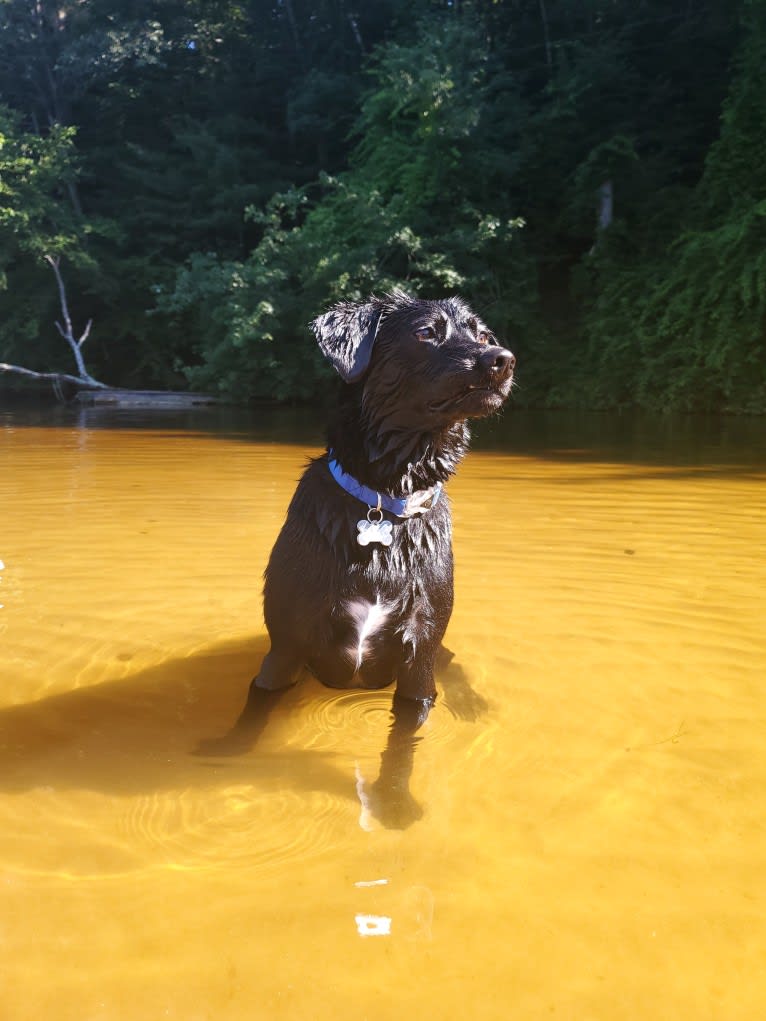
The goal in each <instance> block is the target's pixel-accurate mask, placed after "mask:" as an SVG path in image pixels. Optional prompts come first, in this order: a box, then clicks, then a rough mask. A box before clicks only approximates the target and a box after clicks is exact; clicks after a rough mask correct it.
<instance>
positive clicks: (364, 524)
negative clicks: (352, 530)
mask: <svg viewBox="0 0 766 1021" xmlns="http://www.w3.org/2000/svg"><path fill="white" fill-rule="evenodd" d="M377 495H378V506H377V507H370V508H369V510H368V511H367V517H366V518H362V520H361V521H357V523H356V527H357V529H358V534H357V537H356V541H357V542H358V543H359V545H360V546H369V545H370V543H371V542H379V543H380V544H381V545H382V546H390V545H391V543H392V542H393V541H394V537H393V530H394V526H393V525H392V524H391V522H390V521H384V520H383V511H382V510H381V506H380V505H381V496H380V493H378V494H377ZM374 514H376V515H377V517H373V515H374Z"/></svg>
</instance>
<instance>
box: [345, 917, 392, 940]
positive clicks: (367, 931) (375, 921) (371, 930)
mask: <svg viewBox="0 0 766 1021" xmlns="http://www.w3.org/2000/svg"><path fill="white" fill-rule="evenodd" d="M354 921H355V922H356V931H357V932H358V933H359V935H360V936H390V935H391V919H390V918H389V916H388V915H354Z"/></svg>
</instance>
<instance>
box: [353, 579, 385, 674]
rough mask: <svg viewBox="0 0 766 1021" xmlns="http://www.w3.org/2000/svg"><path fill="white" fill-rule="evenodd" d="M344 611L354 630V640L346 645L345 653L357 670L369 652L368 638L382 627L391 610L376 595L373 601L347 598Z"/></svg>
mask: <svg viewBox="0 0 766 1021" xmlns="http://www.w3.org/2000/svg"><path fill="white" fill-rule="evenodd" d="M346 612H347V613H348V615H349V617H350V618H351V623H352V624H353V626H354V630H355V631H356V636H355V640H354V642H353V643H352V644H351V645H349V646H347V648H346V653H347V655H348V657H349V659H353V660H354V661H355V664H356V665H355V668H354V669H355V670H358V669H359V668H360V667H361V665H362V662H363V660H364V657H365V656H366V655H368V654H369V642H370V639H371V638H372V636H373V635H374V634H375V633H376V632H377V631H379V630H380V629H381V628H382V627H383V625H384V624H385V623H386V620H387V619H388V616H389V613H390V612H391V611H390V610H389V608H388V607H387V606H386V604H385V603H383V602H381V599H380V596H378V597H377V599H376V600H375V602H374V603H370V602H368V601H367V600H366V599H349V601H348V602H347V603H346Z"/></svg>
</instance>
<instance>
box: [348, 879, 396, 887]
mask: <svg viewBox="0 0 766 1021" xmlns="http://www.w3.org/2000/svg"><path fill="white" fill-rule="evenodd" d="M387 883H388V880H387V879H360V880H359V882H358V883H354V886H386V884H387Z"/></svg>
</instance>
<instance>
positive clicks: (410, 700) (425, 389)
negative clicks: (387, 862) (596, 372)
mask: <svg viewBox="0 0 766 1021" xmlns="http://www.w3.org/2000/svg"><path fill="white" fill-rule="evenodd" d="M312 325H313V329H314V332H315V334H316V338H317V341H318V343H319V346H320V348H321V349H322V351H323V352H324V354H325V355H326V356H327V357H328V358H329V359H330V361H331V362H332V363H333V365H334V366H335V368H336V369H337V370H338V372H339V373H340V376H341V377H342V379H343V381H344V383H343V388H342V392H341V395H340V399H339V404H338V411H337V415H336V416H335V421H334V422H333V423H332V425H331V427H330V429H329V433H328V439H329V442H328V450H327V452H326V453H324V454H323V455H322V456H321V457H319V458H317V459H316V460H315V461H312V462H311V463H310V464H309V466H308V468H307V469H306V471H305V473H304V475H303V477H302V479H301V481H300V483H299V484H298V488H297V490H296V492H295V495H294V497H293V500H292V503H291V504H290V507H289V510H288V512H287V519H286V521H285V524H284V526H283V528H282V531H281V533H280V535H279V537H278V538H277V541H276V544H275V546H274V549H273V551H272V553H271V558H270V560H269V564H268V567H267V570H266V583H265V589H264V614H265V618H266V625H267V628H268V631H269V636H270V639H271V650H270V652H269V653H268V655H267V656H266V658H265V660H264V661H263V664H262V666H261V670H260V673H259V674H258V676H257V677H256V678H255V680H254V681H253V683H252V686H251V689H250V696H249V700H248V706H247V708H246V710H245V712H244V713H243V716H242V718H241V720H240V722H239V724H238V725H237V728H235V729H238V730H239V732H240V733H243V732H245V731H249V732H250V735H251V739H252V737H253V736H255V735H256V734H257V733H258V732H259V731H260V730H261V729H262V727H263V725H264V723H265V721H266V717H267V715H268V713H269V711H270V709H271V708H272V707H273V705H274V704H275V699H276V697H277V693H279V692H281V691H283V690H284V689H286V688H287V687H289V686H291V685H292V684H294V683H295V682H296V681H297V680H298V679H299V677H300V675H301V673H302V671H304V670H308V671H310V673H312V674H313V675H314V676H315V677H317V678H318V679H319V680H320V681H322V682H323V683H324V684H327V685H330V686H333V687H342V688H346V687H366V688H379V687H383V686H385V685H388V684H390V683H391V682H393V681H396V692H395V695H394V701H393V712H394V723H393V726H392V730H391V734H390V737H389V742H388V746H387V748H386V751H385V752H384V753H383V764H382V769H381V774H380V777H379V778H378V780H377V782H376V784H375V785H373V793H372V809H373V812H374V813H375V814H377V815H378V816H379V817H380V818H382V820H383V821H384V822H385V823H387V824H389V825H406V824H407V823H408V822H410V821H412V819H413V818H415V817H417V816H418V814H420V813H419V809H418V807H417V806H416V805H415V804H414V802H413V801H412V799H411V798H410V796H409V788H408V779H409V774H410V771H411V768H412V751H413V746H414V738H413V735H414V733H415V731H416V730H417V728H418V727H419V726H420V725H421V724H422V723H423V722H424V721H425V719H426V717H427V716H428V711H429V709H430V708H431V706H432V705H433V703H434V699H435V697H436V689H435V686H434V661H435V658H436V655H437V651H438V649H439V646H440V643H441V640H442V637H443V635H444V632H445V630H446V628H447V623H448V621H449V618H450V614H451V612H452V599H453V585H452V541H451V538H452V536H451V531H452V529H451V520H450V509H449V503H448V501H447V498H446V495H445V494H444V493H443V491H442V487H443V485H444V483H445V482H446V481H447V480H448V479H449V477H450V476H451V475H452V474H453V473H454V471H455V469H456V467H457V464H458V462H459V461H460V459H461V458H462V457H463V455H464V454H465V453H466V450H467V448H468V440H469V431H468V424H467V420H468V419H470V418H482V417H484V416H486V415H489V414H491V413H492V412H495V411H497V410H498V409H499V408H500V406H501V405H502V403H503V402H504V400H505V399H506V397H507V396H508V394H509V392H510V389H511V386H512V382H513V368H514V363H515V359H514V356H513V355H512V354H511V352H510V351H507V350H506V349H505V348H504V347H501V346H500V345H498V344H497V342H496V341H495V338H494V336H493V334H492V332H491V331H490V330H489V329H488V327H486V326H485V325H484V323H483V322H481V320H480V319H479V318H478V317H477V316H476V315H475V314H474V313H473V312H472V311H471V310H470V309H469V308H468V307H467V305H465V303H464V302H463V301H461V300H460V299H459V298H449V299H447V300H444V301H423V300H420V299H417V298H411V297H409V296H407V295H405V294H403V293H401V292H396V293H394V294H392V295H390V296H388V297H385V298H383V299H372V300H370V301H369V302H366V303H363V304H353V303H343V304H340V305H337V306H336V307H334V308H333V309H331V310H330V311H329V312H327V313H326V314H325V315H323V316H320V318H319V319H317V320H316V321H315V322H314V323H313V324H312Z"/></svg>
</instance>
